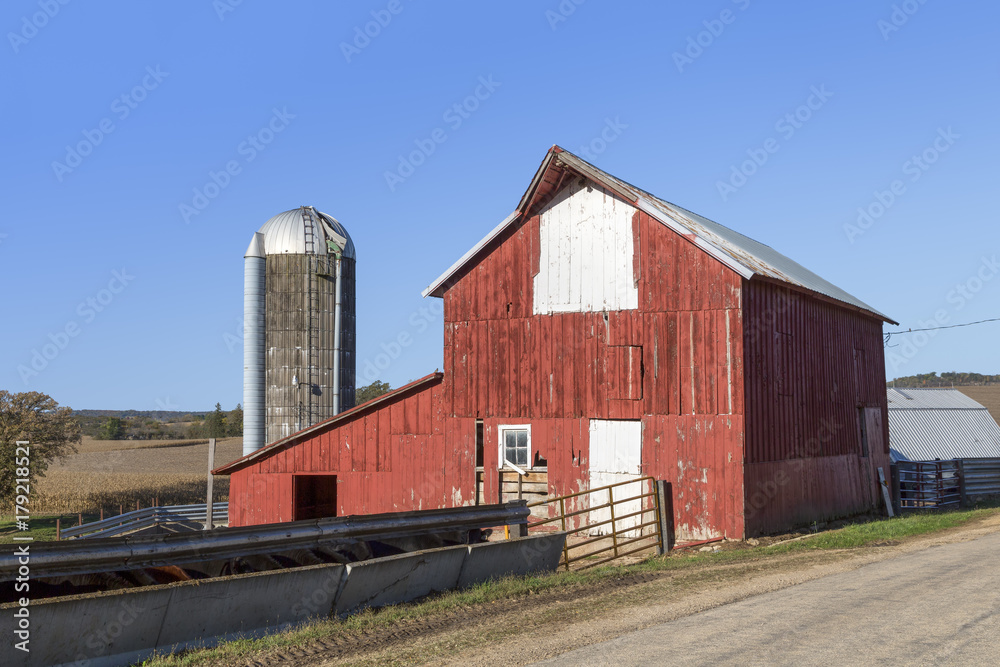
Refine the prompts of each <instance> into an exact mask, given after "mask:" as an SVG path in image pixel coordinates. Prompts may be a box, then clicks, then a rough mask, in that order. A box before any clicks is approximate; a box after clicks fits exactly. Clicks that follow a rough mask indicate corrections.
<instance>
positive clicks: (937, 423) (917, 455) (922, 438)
mask: <svg viewBox="0 0 1000 667" xmlns="http://www.w3.org/2000/svg"><path fill="white" fill-rule="evenodd" d="M956 393H958V392H956ZM973 402H974V401H973ZM889 446H890V447H892V458H893V460H894V461H933V460H934V459H941V460H942V461H947V460H950V459H963V458H995V457H1000V426H997V423H996V421H994V419H993V417H992V416H990V413H989V411H988V410H987V409H986V408H983V407H980V408H978V409H971V410H970V409H950V410H949V409H941V408H937V409H924V410H915V409H906V410H901V409H894V408H892V407H890V408H889Z"/></svg>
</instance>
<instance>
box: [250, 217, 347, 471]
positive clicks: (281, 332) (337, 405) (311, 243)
mask: <svg viewBox="0 0 1000 667" xmlns="http://www.w3.org/2000/svg"><path fill="white" fill-rule="evenodd" d="M260 237H262V239H261V240H260V243H259V245H262V246H263V252H262V253H260V254H263V256H264V261H263V267H260V264H259V260H257V258H255V257H253V255H254V254H255V253H253V252H251V251H250V250H248V252H247V255H246V258H245V260H244V261H245V262H246V263H247V267H246V286H245V297H244V303H245V313H244V321H245V324H244V326H245V334H244V345H245V357H246V358H245V360H244V379H243V388H244V405H246V406H248V407H249V406H253V405H255V404H256V403H255V401H257V400H259V399H260V398H261V395H263V408H264V409H263V410H261V411H260V412H259V414H257V415H256V416H255V417H254V418H255V419H256V423H254V424H251V423H249V421H248V420H250V419H251V414H250V410H249V409H247V410H245V414H244V440H243V453H244V454H248V453H250V452H252V451H255V450H256V449H259V448H260V447H263V446H264V445H266V444H269V443H272V442H274V441H275V440H280V439H281V438H283V437H285V436H288V435H290V434H292V433H294V432H296V431H300V430H302V429H304V428H306V427H308V426H311V425H312V424H315V423H317V422H320V421H323V420H324V419H328V418H329V417H332V416H334V415H336V414H337V413H338V412H341V411H342V410H346V409H348V408H351V407H353V406H354V375H355V346H356V343H355V294H354V276H355V259H356V257H355V253H354V243H353V242H352V241H351V237H350V235H349V234H348V233H347V230H346V229H345V228H344V227H343V225H341V224H340V223H339V222H337V220H336V219H334V218H333V217H332V216H329V215H327V214H325V213H321V212H319V211H317V210H316V209H315V208H312V207H311V206H303V207H300V208H297V209H292V210H290V211H285V212H284V213H280V214H278V215H276V216H274V217H273V218H271V219H270V220H268V221H267V222H266V223H264V225H263V226H262V227H261V228H260V231H259V232H258V233H257V235H256V236H255V239H260ZM253 248H254V244H253V243H251V250H252V249H253ZM251 264H253V266H251ZM259 268H263V295H264V298H263V304H262V306H263V318H262V321H263V336H262V338H263V341H262V345H261V344H260V342H258V341H257V340H256V339H252V338H251V334H252V333H253V327H252V326H251V324H250V322H251V320H253V321H257V320H255V319H253V318H254V313H253V309H252V301H253V298H252V295H253V294H254V293H256V292H257V291H258V290H259V288H260V284H261V283H260V275H259ZM257 303H259V300H258V301H257ZM261 355H262V356H261ZM255 362H256V363H255ZM258 427H259V429H260V433H261V434H262V435H263V437H262V438H261V437H260V436H254V435H253V434H254V433H255V432H256V429H257V428H258Z"/></svg>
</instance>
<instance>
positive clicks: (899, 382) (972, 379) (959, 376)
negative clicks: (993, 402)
mask: <svg viewBox="0 0 1000 667" xmlns="http://www.w3.org/2000/svg"><path fill="white" fill-rule="evenodd" d="M885 384H886V386H888V387H895V388H896V389H919V388H921V387H925V388H934V387H959V386H984V385H994V384H995V385H1000V375H982V374H980V373H956V372H954V371H952V372H948V373H941V374H940V375H938V374H937V373H924V374H923V375H907V376H905V377H901V378H896V379H895V380H890V381H889V382H886V383H885Z"/></svg>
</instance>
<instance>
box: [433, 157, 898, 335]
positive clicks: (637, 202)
mask: <svg viewBox="0 0 1000 667" xmlns="http://www.w3.org/2000/svg"><path fill="white" fill-rule="evenodd" d="M550 168H561V169H570V170H572V171H574V172H577V173H579V174H581V175H583V176H585V177H587V178H589V179H591V180H593V181H595V182H597V183H599V184H601V185H603V186H604V187H606V188H608V189H609V190H611V191H613V192H615V193H617V194H618V195H620V196H622V197H623V198H625V199H627V200H628V201H630V202H632V203H633V205H634V206H636V208H638V209H640V210H642V211H644V212H645V213H647V214H648V215H650V216H651V217H653V218H655V219H656V220H658V221H660V222H661V223H663V224H664V225H666V226H667V227H670V228H671V229H673V230H674V231H676V232H677V233H679V234H681V235H682V236H684V237H686V238H688V239H690V240H691V241H692V242H694V243H695V244H696V245H697V246H698V247H700V248H701V249H703V250H704V251H705V252H707V253H709V254H710V255H712V256H713V257H715V258H716V259H718V260H719V261H721V262H723V263H724V264H726V265H727V266H729V267H730V268H731V269H733V270H734V271H736V272H737V273H739V274H740V275H742V276H743V277H744V278H747V279H750V278H752V277H754V276H761V277H765V278H771V279H775V280H780V281H782V282H785V283H789V284H792V285H796V286H798V287H801V288H803V289H806V290H809V291H811V292H816V293H818V294H821V295H823V296H826V297H829V298H831V299H835V300H837V301H840V302H842V303H846V304H849V305H851V306H853V307H855V308H858V309H860V310H863V311H865V312H867V313H870V314H872V315H874V316H876V317H878V318H879V319H882V320H884V321H886V322H889V323H891V324H897V322H895V321H893V320H892V319H891V318H889V317H888V316H887V315H884V314H883V313H881V312H879V311H878V310H875V309H874V308H873V307H872V306H869V305H868V304H867V303H865V302H864V301H862V300H861V299H858V298H857V297H855V296H853V295H851V294H849V293H847V292H845V291H844V290H842V289H840V288H839V287H837V286H836V285H834V284H833V283H831V282H829V281H827V280H824V279H823V278H821V277H820V276H818V275H816V274H815V273H813V272H812V271H810V270H809V269H807V268H805V267H804V266H802V265H801V264H799V263H798V262H795V261H793V260H792V259H789V258H788V257H786V256H785V255H782V254H781V253H780V252H778V251H777V250H774V249H773V248H771V247H770V246H766V245H764V244H763V243H760V242H758V241H755V240H753V239H751V238H749V237H747V236H744V235H743V234H740V233H739V232H737V231H734V230H732V229H729V228H728V227H725V226H724V225H720V224H719V223H717V222H714V221H712V220H709V219H708V218H705V217H703V216H700V215H698V214H697V213H692V212H691V211H688V210H687V209H684V208H681V207H680V206H677V205H676V204H671V203H670V202H667V201H664V200H663V199H660V198H659V197H655V196H653V195H651V194H649V193H648V192H646V191H645V190H642V189H640V188H637V187H635V186H634V185H631V184H629V183H626V182H625V181H622V180H621V179H618V178H616V177H614V176H612V175H611V174H608V173H607V172H604V171H602V170H600V169H598V168H597V167H595V166H594V165H592V164H590V163H589V162H587V161H585V160H583V159H581V158H579V157H577V156H576V155H573V154H572V153H570V152H568V151H566V150H563V149H562V148H560V147H558V146H553V147H552V149H550V150H549V152H548V154H547V155H546V156H545V160H544V161H543V162H542V165H541V167H539V169H538V171H537V172H536V174H535V177H534V178H533V179H532V182H531V185H530V186H529V188H528V191H527V192H525V194H524V196H523V197H522V198H521V202H520V203H519V204H518V207H517V209H516V210H515V211H514V213H512V214H511V215H510V216H508V217H507V218H506V219H505V220H504V221H503V222H501V223H500V225H498V226H497V227H496V228H495V229H493V230H492V231H491V232H490V233H489V234H488V235H487V236H486V237H485V238H484V239H483V240H481V241H480V242H479V243H477V244H476V245H475V246H474V247H473V248H472V249H471V250H469V252H467V253H465V255H463V256H462V258H461V259H459V260H458V261H457V262H455V264H453V265H452V266H451V268H449V269H448V270H447V271H445V272H444V273H443V274H442V275H441V276H440V277H439V278H438V279H437V280H435V281H434V282H433V283H431V285H430V286H429V287H428V288H427V289H425V290H424V292H423V294H424V296H428V295H432V296H442V295H443V293H444V289H445V286H446V284H447V283H448V282H449V280H450V279H451V278H452V277H453V276H455V274H457V273H458V272H459V271H461V270H462V268H463V267H464V266H465V265H466V264H467V263H469V262H470V261H471V260H472V259H473V257H475V256H476V255H477V254H478V253H479V251H480V250H482V248H483V247H485V246H486V245H487V244H488V243H489V242H490V241H492V240H493V239H494V238H496V237H497V236H498V235H500V234H501V233H502V232H503V230H504V229H505V228H507V227H508V226H510V225H511V224H513V223H514V222H515V221H516V220H517V219H518V218H519V217H520V216H521V215H523V214H524V213H526V212H527V209H528V207H529V206H530V205H531V203H532V201H533V199H534V195H535V192H536V191H537V189H538V188H539V186H540V185H541V184H542V182H543V179H544V176H545V175H546V172H547V171H548V170H549V169H550Z"/></svg>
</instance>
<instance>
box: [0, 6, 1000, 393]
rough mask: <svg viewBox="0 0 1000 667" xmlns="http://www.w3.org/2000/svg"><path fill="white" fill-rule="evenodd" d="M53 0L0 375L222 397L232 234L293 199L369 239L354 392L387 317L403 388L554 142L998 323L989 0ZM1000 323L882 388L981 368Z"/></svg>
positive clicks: (905, 312) (19, 140) (235, 245)
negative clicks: (446, 299)
mask: <svg viewBox="0 0 1000 667" xmlns="http://www.w3.org/2000/svg"><path fill="white" fill-rule="evenodd" d="M62 2H65V4H62ZM62 2H60V0H41V1H39V0H34V1H22V0H16V1H15V0H10V1H8V2H5V3H3V6H2V9H0V25H2V28H3V33H4V35H5V37H4V45H3V46H2V47H0V50H2V51H3V54H2V55H0V59H2V62H3V66H2V76H3V90H4V95H3V98H2V102H0V104H2V107H0V108H2V119H3V122H2V124H0V133H2V146H3V153H4V159H3V160H2V162H0V170H2V174H0V182H2V183H3V186H4V197H3V208H4V215H3V217H2V219H0V284H2V286H3V289H2V292H0V317H2V326H0V350H2V352H0V387H2V388H5V389H8V390H12V391H24V390H29V389H30V390H38V391H43V392H46V393H48V394H50V395H52V396H53V397H54V398H55V399H56V400H58V401H59V402H60V403H62V404H65V405H70V406H72V407H74V408H78V409H83V408H107V409H128V408H133V409H178V410H205V409H210V408H211V407H212V406H213V405H214V404H215V403H216V402H217V401H218V402H221V403H222V405H223V406H224V407H225V408H227V409H228V408H230V407H232V406H234V405H235V404H236V403H237V402H239V401H241V399H242V343H241V341H240V338H239V336H240V317H241V314H242V281H243V266H242V263H243V252H244V250H245V249H246V246H247V244H248V243H249V240H250V237H251V235H252V233H253V232H254V231H255V230H256V229H257V228H258V227H259V226H260V225H261V224H263V223H264V222H265V221H266V220H267V219H268V218H270V217H271V216H272V215H275V214H276V213H279V212H281V211H284V210H287V209H289V208H293V207H296V206H300V205H306V204H308V205H313V206H316V207H317V208H319V209H320V210H322V211H325V212H327V213H329V214H331V215H333V216H335V217H336V218H338V219H339V220H340V221H341V222H342V223H343V224H344V225H346V227H347V228H348V230H349V231H350V233H351V235H352V237H353V239H354V242H355V244H356V246H357V252H358V302H359V305H358V340H359V344H358V375H359V383H365V382H367V381H368V380H370V379H372V374H371V373H367V374H366V373H365V368H366V364H367V363H368V362H374V361H375V360H376V359H377V358H378V355H379V354H380V353H382V352H383V347H382V346H383V345H388V344H389V343H390V342H391V341H393V340H394V339H396V338H397V337H398V336H399V335H400V334H402V333H407V334H410V339H412V341H413V342H412V343H411V344H410V345H409V346H407V347H405V348H401V349H400V350H399V354H398V355H396V358H394V359H393V360H392V362H391V363H390V364H389V365H388V367H386V368H385V369H384V370H382V371H380V374H379V375H378V379H382V380H385V381H387V382H389V383H390V384H391V385H392V386H394V387H395V386H398V385H400V384H403V383H405V382H407V381H408V380H411V379H415V378H417V377H421V376H423V375H425V374H426V373H428V372H430V371H433V370H434V369H435V368H439V367H440V366H441V357H442V354H441V347H442V333H441V330H442V329H441V327H442V325H441V318H440V315H439V312H440V311H439V310H438V309H436V310H434V311H431V310H430V307H431V306H432V305H434V304H432V303H431V301H432V300H428V299H423V298H421V296H420V292H421V290H422V289H423V288H424V287H425V286H427V285H428V284H429V283H430V282H432V281H433V280H434V279H435V278H436V277H437V276H438V275H439V274H441V273H442V272H443V271H444V270H445V269H447V268H448V267H449V266H450V265H451V264H452V262H454V261H455V260H456V259H457V258H458V257H460V256H461V255H462V254H463V253H464V252H465V251H466V250H467V249H468V248H469V247H471V246H472V245H473V244H475V243H476V242H477V241H478V240H479V239H480V238H481V237H482V236H484V235H485V234H486V233H487V232H488V231H489V230H490V229H492V228H493V226H495V225H496V224H497V222H499V221H500V220H501V219H503V218H504V217H505V216H506V215H507V214H509V213H510V212H511V211H512V210H513V208H514V206H515V205H516V203H517V201H518V199H519V197H520V196H521V194H522V193H523V192H524V190H525V188H526V187H527V185H528V182H529V180H530V178H531V176H532V175H533V173H534V170H535V169H536V168H537V166H538V164H539V162H540V161H541V160H542V158H543V156H544V154H545V151H546V150H547V149H548V148H549V147H550V146H551V145H552V144H559V145H561V146H563V147H564V148H566V149H568V150H571V151H574V152H577V153H579V154H583V155H584V156H585V157H588V159H590V160H591V161H593V162H594V163H595V164H596V165H597V166H599V167H601V168H602V169H605V170H606V171H609V172H611V173H612V174H615V175H616V176H619V177H621V178H623V179H625V180H628V181H630V182H632V183H634V184H636V185H638V186H640V187H642V188H644V189H646V190H649V191H651V192H653V193H655V194H657V195H659V196H661V197H663V198H665V199H667V200H669V201H673V202H675V203H677V204H680V205H682V206H684V207H686V208H689V209H691V210H694V211H697V212H698V213H701V214H702V215H705V216H707V217H709V218H712V219H714V220H717V221H719V222H721V223H722V224H725V225H727V226H729V227H732V228H734V229H737V230H739V231H741V232H742V233H744V234H746V235H748V236H751V237H753V238H755V239H757V240H759V241H761V242H764V243H767V244H768V245H771V246H773V247H775V248H776V249H777V250H779V251H781V252H783V253H785V254H787V255H789V256H790V257H792V258H794V259H795V260H797V261H798V262H800V263H801V264H803V265H805V266H807V267H808V268H810V269H812V270H814V271H815V272H817V273H819V274H820V275H821V276H823V277H825V278H827V279H828V280H830V281H831V282H833V283H835V284H837V285H839V286H841V287H843V288H844V289H846V290H847V291H849V292H851V293H853V294H855V295H856V296H858V297H859V298H861V299H862V300H864V301H866V302H868V303H869V304H871V305H872V306H873V307H875V308H877V309H879V310H881V311H882V312H885V313H887V314H888V315H890V316H891V317H893V318H894V319H896V320H898V321H899V322H900V323H901V325H902V327H903V328H918V327H920V326H921V325H922V324H928V323H932V322H933V321H935V320H936V321H937V323H938V324H956V323H963V322H969V321H973V320H980V319H985V318H989V317H1000V307H998V300H1000V267H998V266H996V263H995V262H996V257H997V254H998V253H1000V232H998V226H997V213H996V210H997V207H996V205H995V201H994V200H995V194H996V192H997V186H996V177H997V175H998V168H997V166H996V156H997V155H998V154H1000V133H998V129H997V122H996V119H997V108H998V106H1000V104H998V102H1000V99H998V98H1000V86H998V74H1000V44H998V42H997V40H996V25H997V21H998V19H1000V7H997V6H996V5H995V4H993V3H982V2H978V3H945V2H940V1H936V0H930V1H927V2H925V3H923V4H921V3H920V2H919V1H918V0H908V2H896V3H893V2H889V1H885V2H879V1H872V0H866V1H864V2H861V1H847V2H837V3H829V2H828V3H804V2H783V3H764V2H759V1H758V0H737V1H735V2H733V1H731V0H716V1H713V2H700V3H658V2H648V3H638V2H636V3H610V2H603V3H602V2H597V0H588V1H587V2H581V3H579V4H576V3H574V2H572V0H563V2H561V3H560V2H558V1H557V0H550V1H542V2H502V3H499V2H497V3H459V2H433V3H430V2H425V3H418V2H406V1H405V0H401V1H399V2H389V1H378V2H351V3H346V2H342V3H326V2H283V3H277V2H269V3H266V2H253V3H252V2H240V3H237V2H236V0H217V1H216V2H212V1H211V0H201V1H197V2H195V1H187V2H160V3H150V2H144V3H137V2H111V1H108V2H101V3H84V2H81V1H79V0H78V1H76V2H68V1H67V0H62ZM366 31H367V33H368V34H367V35H366V34H365V32H366ZM470 96H471V97H470ZM477 96H478V97H477ZM456 104H457V105H459V110H455V105H456ZM789 115H790V117H789ZM414 151H418V153H417V154H416V155H415V158H414V159H413V160H412V162H411V161H410V156H411V155H412V154H413V153H414ZM584 151H586V152H584ZM914 158H916V160H915V159H914ZM401 160H403V161H404V162H405V163H406V164H402V165H401ZM748 160H749V161H750V162H747V161H748ZM413 163H419V164H418V165H416V166H414V165H413ZM411 167H412V168H411ZM227 168H228V169H229V172H228V173H227ZM387 174H388V176H387ZM393 174H394V175H393ZM748 174H749V175H748ZM859 209H861V211H862V212H864V213H866V216H862V214H861V213H860V212H859ZM859 218H860V220H859ZM421 309H424V310H421ZM888 328H889V329H896V327H888ZM998 334H1000V323H994V324H986V325H981V326H977V327H966V328H961V329H955V330H946V331H940V332H936V334H935V335H934V336H932V337H931V336H927V337H924V338H919V337H917V338H915V335H914V334H910V335H909V337H906V336H900V337H894V338H893V343H900V346H899V347H896V348H889V350H888V352H889V361H887V373H888V376H889V377H894V376H899V375H910V374H914V373H922V372H929V371H945V370H959V371H977V372H984V373H986V372H988V373H1000V353H998V352H997V346H996V341H997V339H998ZM906 340H910V341H912V342H911V343H910V344H909V345H906V344H905V341H906ZM46 346H48V347H46ZM382 361H384V359H383V360H382ZM383 365H384V364H383Z"/></svg>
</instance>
